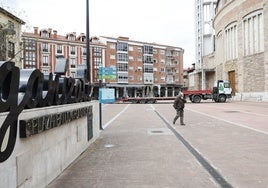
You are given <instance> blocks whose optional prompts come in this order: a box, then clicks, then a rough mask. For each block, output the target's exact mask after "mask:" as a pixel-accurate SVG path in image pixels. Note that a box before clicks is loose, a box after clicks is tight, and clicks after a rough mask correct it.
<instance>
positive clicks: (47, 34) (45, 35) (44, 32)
mask: <svg viewBox="0 0 268 188" xmlns="http://www.w3.org/2000/svg"><path fill="white" fill-rule="evenodd" d="M41 37H43V38H49V32H47V31H46V30H44V31H42V32H41Z"/></svg>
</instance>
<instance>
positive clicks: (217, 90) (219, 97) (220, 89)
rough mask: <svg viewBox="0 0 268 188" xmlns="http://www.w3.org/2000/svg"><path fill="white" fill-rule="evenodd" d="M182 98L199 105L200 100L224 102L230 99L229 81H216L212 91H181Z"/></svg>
mask: <svg viewBox="0 0 268 188" xmlns="http://www.w3.org/2000/svg"><path fill="white" fill-rule="evenodd" d="M182 93H183V94H184V98H186V97H188V98H189V99H190V101H191V102H192V103H200V102H201V100H202V99H203V100H207V99H212V100H213V101H215V102H226V100H227V99H229V98H232V88H231V84H230V82H229V81H223V80H218V81H217V82H215V84H214V87H213V89H212V90H211V89H206V90H185V91H182Z"/></svg>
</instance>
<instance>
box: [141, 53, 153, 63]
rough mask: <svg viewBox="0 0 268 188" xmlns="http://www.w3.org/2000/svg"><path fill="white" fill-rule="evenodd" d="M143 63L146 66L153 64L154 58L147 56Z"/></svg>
mask: <svg viewBox="0 0 268 188" xmlns="http://www.w3.org/2000/svg"><path fill="white" fill-rule="evenodd" d="M143 63H145V64H153V56H147V55H145V56H144V61H143Z"/></svg>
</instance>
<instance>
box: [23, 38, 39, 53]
mask: <svg viewBox="0 0 268 188" xmlns="http://www.w3.org/2000/svg"><path fill="white" fill-rule="evenodd" d="M24 45H25V50H34V51H35V50H36V42H35V41H34V40H31V39H26V40H25V41H24Z"/></svg>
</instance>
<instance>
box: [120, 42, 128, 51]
mask: <svg viewBox="0 0 268 188" xmlns="http://www.w3.org/2000/svg"><path fill="white" fill-rule="evenodd" d="M117 51H121V52H127V51H128V44H127V43H125V42H117Z"/></svg>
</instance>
